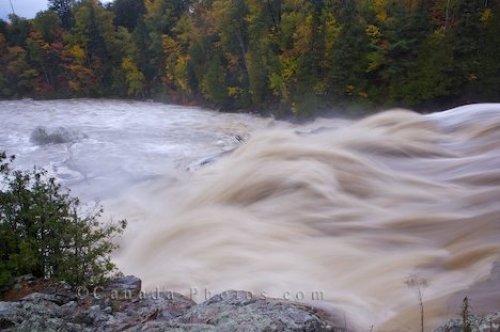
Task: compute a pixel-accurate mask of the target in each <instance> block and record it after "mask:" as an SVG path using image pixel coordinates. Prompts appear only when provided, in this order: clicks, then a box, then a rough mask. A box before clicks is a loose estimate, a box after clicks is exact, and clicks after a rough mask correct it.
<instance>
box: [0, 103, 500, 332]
mask: <svg viewBox="0 0 500 332" xmlns="http://www.w3.org/2000/svg"><path fill="white" fill-rule="evenodd" d="M15 103H20V104H21V105H23V108H24V109H25V111H23V112H24V113H23V112H19V114H22V115H20V118H17V117H18V113H14V112H13V111H12V110H9V111H7V110H6V108H8V107H7V106H6V105H13V104H12V102H11V104H5V103H4V104H2V103H0V121H5V119H6V117H5V114H8V119H10V120H9V121H14V120H13V119H18V121H19V122H22V123H23V126H21V127H22V128H24V129H22V130H20V132H21V131H25V135H26V137H27V138H26V140H27V141H29V137H30V134H31V127H30V126H29V125H28V124H27V123H26V122H27V121H30V120H27V119H32V118H30V117H32V116H33V117H35V116H38V115H37V113H36V112H38V111H36V112H35V111H33V110H31V111H29V110H28V111H27V110H26V109H30V107H31V106H29V105H32V104H37V105H39V106H40V105H42V106H40V107H48V106H51V105H52V106H53V105H54V103H55V104H57V103H56V102H44V103H40V102H38V103H35V102H30V101H22V102H14V104H15ZM58 103H59V104H57V105H56V106H53V107H54V110H53V111H54V112H55V114H57V115H58V116H60V117H61V118H60V122H61V123H65V124H66V126H72V127H71V129H72V130H78V132H82V133H84V134H86V135H88V138H82V139H80V140H78V142H76V143H63V144H53V145H43V146H40V145H38V146H36V147H33V146H31V147H30V148H29V149H28V148H27V147H26V146H30V145H29V143H26V144H25V141H23V140H21V139H20V138H19V137H24V136H22V135H21V134H20V133H19V135H18V134H15V135H14V134H8V133H7V134H6V133H5V132H4V133H2V134H0V144H5V142H10V143H9V144H10V146H11V147H12V148H14V150H16V149H18V150H21V151H23V153H22V158H24V159H22V158H21V159H22V160H23V162H25V163H28V162H36V159H37V158H33V157H32V156H42V155H43V156H44V157H43V158H46V159H43V158H42V159H43V160H47V159H48V160H50V162H51V163H52V164H50V163H49V165H54V164H57V163H58V161H57V160H58V158H59V154H57V153H56V152H54V151H53V149H56V148H57V147H56V145H61V146H59V148H62V147H64V148H65V149H69V150H71V151H72V154H73V156H74V155H78V156H79V157H78V158H79V159H77V160H78V163H80V162H81V163H83V164H84V165H87V164H86V163H90V164H93V165H94V166H93V167H88V168H85V167H84V169H85V170H88V169H90V168H97V170H93V171H92V172H94V173H95V175H96V178H97V180H96V178H92V177H90V176H88V173H85V172H81V173H83V174H87V177H86V178H85V177H84V179H87V180H81V181H80V182H79V180H76V179H77V176H75V178H74V179H73V180H74V185H75V187H76V188H77V190H79V191H80V192H85V191H86V190H87V189H86V188H91V189H90V190H89V191H90V192H92V193H94V194H95V193H97V192H99V187H100V186H101V185H102V182H101V180H102V177H106V176H107V177H108V178H112V179H113V180H112V181H111V180H109V179H108V180H109V181H110V182H106V183H111V182H119V181H120V179H121V178H122V177H123V176H124V174H128V175H126V176H127V177H130V178H132V179H127V181H125V182H122V183H121V185H120V186H117V187H118V188H120V190H115V191H113V192H112V194H108V195H104V202H105V207H106V209H107V210H108V212H109V211H110V213H111V214H113V215H115V216H117V217H126V218H128V219H129V221H130V225H129V228H128V229H127V231H126V234H125V237H124V238H123V240H122V249H121V250H120V252H118V253H117V257H116V259H117V262H118V264H119V266H120V268H121V269H122V270H123V271H124V272H125V273H133V274H135V275H137V276H139V277H141V278H142V279H143V285H144V286H146V287H147V288H149V289H151V290H152V289H154V288H155V287H160V288H165V289H169V290H176V291H179V292H181V293H184V294H186V295H190V293H191V294H192V295H194V299H195V300H198V301H203V300H204V297H205V295H208V294H205V292H207V293H211V294H212V295H213V294H215V293H217V292H218V291H222V290H227V289H243V290H248V291H251V292H252V294H253V295H254V296H255V297H262V296H274V297H280V298H283V297H289V298H290V299H291V300H294V299H297V298H298V299H300V300H301V301H302V302H308V303H311V304H313V305H316V306H320V307H322V308H325V309H327V310H330V311H331V312H332V314H333V315H334V316H338V317H341V319H344V318H343V317H344V316H345V319H346V324H347V325H348V327H349V328H351V329H354V330H359V331H368V330H370V328H371V327H372V326H373V327H374V330H376V331H391V330H393V331H404V330H409V331H417V330H419V329H420V326H419V324H420V323H419V321H420V314H419V307H418V298H417V292H418V290H417V289H416V288H415V287H414V288H411V287H408V285H407V284H406V283H405V281H408V279H409V278H410V277H412V276H413V277H414V278H415V277H416V278H418V280H420V281H425V283H426V284H427V286H426V287H424V286H421V291H422V292H423V301H424V306H425V324H426V328H427V329H430V328H432V327H435V326H436V324H439V323H442V321H443V320H445V319H447V318H448V317H449V316H450V315H455V314H457V313H458V312H459V311H460V304H461V300H462V298H463V296H465V295H467V296H469V298H470V300H471V303H472V308H473V311H475V312H478V313H481V312H487V311H495V310H496V311H497V310H499V304H500V286H499V285H500V283H499V281H500V271H499V270H500V268H499V264H498V262H499V261H500V221H499V220H500V205H499V204H498V202H499V198H500V105H498V104H482V105H472V106H466V107H463V108H459V109H455V110H450V111H447V112H442V113H439V114H432V115H427V116H424V115H420V114H417V113H413V112H410V111H404V110H393V111H387V112H383V113H379V114H376V115H373V116H370V117H367V118H364V119H361V120H356V121H348V120H336V119H329V120H326V119H318V120H317V121H315V122H314V123H310V124H307V125H303V126H298V125H290V124H286V123H280V122H276V121H270V120H263V119H259V118H256V117H251V116H241V115H227V114H226V115H225V114H218V113H213V112H207V111H202V110H193V109H186V108H175V109H170V108H169V107H167V106H164V105H163V106H160V105H158V104H151V103H149V104H148V103H133V104H128V103H125V102H118V101H109V102H96V101H91V100H88V101H86V102H81V101H72V102H69V103H73V104H71V107H68V106H67V105H66V104H65V102H58ZM66 103H67V102H66ZM80 103H82V104H80ZM85 103H87V104H86V105H87V106H85V107H83V106H82V105H84V104H85ZM16 105H19V104H16ZM52 106H51V107H52ZM37 107H38V106H37ZM68 108H69V109H70V112H71V114H72V115H71V116H68V117H67V118H65V114H66V112H68ZM91 109H94V111H91ZM110 109H114V111H110ZM119 109H122V111H123V112H122V111H119ZM71 110H72V111H71ZM89 112H90V113H92V112H94V113H95V114H96V115H95V116H97V118H94V117H93V116H91V115H89V114H88V113H89ZM135 112H138V113H135ZM33 113H35V115H33ZM42 113H43V112H42ZM2 114H4V115H2ZM137 114H139V115H137ZM86 116H87V117H88V119H87V120H85V121H88V122H85V121H83V120H81V119H82V118H83V119H85V117H86ZM124 116H126V117H130V118H129V121H130V122H132V123H134V126H135V127H134V128H135V130H136V131H137V133H142V134H148V135H154V136H159V137H161V139H157V138H152V137H151V136H148V135H146V137H148V138H147V139H146V138H142V139H141V138H140V137H142V136H141V135H142V134H141V135H138V136H137V139H133V138H131V137H130V136H127V135H131V134H130V132H131V131H133V130H134V129H133V128H131V127H130V126H128V125H127V124H128V123H129V122H127V121H124V120H123V117H124ZM49 118H50V119H52V118H53V116H52V117H49ZM180 119H183V120H182V121H181V120H180ZM42 122H43V121H42ZM103 122H105V123H107V124H108V126H109V127H110V128H102V123H103ZM82 123H85V125H83V124H82ZM145 124H149V126H145ZM36 125H39V126H45V127H46V126H47V125H46V124H44V123H37V124H33V128H35V127H36ZM54 125H59V126H60V125H62V124H59V123H55V124H54ZM100 126H101V127H100ZM14 127H16V126H11V127H9V126H7V129H9V128H10V130H14V129H15V128H14ZM16 128H17V127H16ZM92 128H93V129H92ZM174 129H175V130H177V131H175V133H176V134H174V133H172V131H173V130H174ZM165 132H168V134H165ZM98 133H100V134H99V135H101V136H99V135H98ZM177 134H178V136H176V135H177ZM9 135H10V136H9ZM16 135H17V136H16ZM120 135H123V137H125V139H124V140H125V142H122V143H120V142H119V139H118V138H119V137H121V136H120ZM132 135H133V134H132ZM164 135H166V136H164ZM13 136H16V137H18V139H19V140H20V141H22V142H23V143H22V144H21V143H20V144H17V145H16V144H13V143H12V142H13V141H15V139H14V138H13ZM167 136H168V139H167V138H166V137H167ZM236 136H240V137H242V138H244V140H245V142H243V143H240V142H239V140H238V139H235V137H236ZM5 137H8V140H7V139H6V138H5ZM126 137H128V140H127V138H126ZM92 140H96V141H98V142H100V143H101V144H100V145H99V148H95V147H94V148H90V146H92V144H96V142H95V141H92ZM145 143H147V144H150V145H147V144H145ZM134 144H137V146H136V147H134ZM7 145H8V144H7ZM176 145H178V146H179V148H178V150H175V149H174V148H173V147H172V146H176ZM147 146H155V148H154V149H153V150H154V152H151V151H149V152H148V153H145V152H144V151H145V149H146V148H145V147H147ZM16 147H17V148H16ZM109 147H113V148H112V149H111V150H110V149H109ZM23 149H24V150H23ZM30 149H31V150H30ZM134 149H136V150H134ZM155 149H156V150H155ZM233 149H234V150H233ZM82 151H83V152H82ZM89 151H90V153H84V152H89ZM131 151H133V152H134V153H135V154H134V153H131ZM157 151H162V153H158V152H157ZM166 151H168V152H166ZM182 151H184V153H185V154H184V155H183V153H182ZM188 151H189V152H188ZM9 152H11V153H13V152H15V151H9ZM110 153H111V154H112V155H113V156H115V158H116V160H120V161H125V160H126V161H127V162H126V165H129V167H127V168H126V169H127V172H129V173H127V172H123V171H122V170H121V168H122V167H123V165H119V164H114V161H115V159H109V154H110ZM47 154H48V155H47ZM60 154H61V155H65V154H64V153H62V152H60ZM66 154H67V152H66ZM221 154H222V156H221V157H215V158H212V159H211V162H210V163H207V165H205V166H199V165H200V163H201V164H203V163H204V162H203V161H204V160H206V158H209V159H210V158H211V157H212V156H218V155H221ZM30 158H31V159H30ZM87 159H90V160H87ZM73 161H75V159H73ZM101 164H102V165H101ZM57 165H59V164H57ZM61 165H64V163H63V164H61ZM162 165H163V168H162ZM197 165H198V166H197ZM41 166H44V165H41ZM79 167H80V168H81V166H79ZM113 167H114V168H115V169H116V172H115V173H113V171H112V169H113ZM77 168H78V167H76V166H75V167H72V166H71V165H69V166H68V169H70V170H72V171H74V170H75V169H77ZM101 168H102V169H101ZM187 169H188V170H187ZM103 174H104V175H103ZM141 174H142V175H141ZM90 196H92V195H90ZM91 198H93V197H91ZM318 294H321V295H322V296H323V301H318V299H317V297H316V298H314V299H313V298H312V296H314V295H318Z"/></svg>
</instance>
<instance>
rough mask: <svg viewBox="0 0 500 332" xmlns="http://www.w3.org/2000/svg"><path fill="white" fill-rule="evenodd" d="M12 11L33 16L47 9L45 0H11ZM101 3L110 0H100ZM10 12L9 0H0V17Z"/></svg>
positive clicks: (28, 16)
mask: <svg viewBox="0 0 500 332" xmlns="http://www.w3.org/2000/svg"><path fill="white" fill-rule="evenodd" d="M11 1H12V6H13V7H14V11H15V12H16V14H17V15H18V16H21V17H25V18H33V17H35V15H36V13H38V12H39V11H41V10H46V9H47V1H46V0H11ZM102 2H103V3H106V2H111V0H105V1H102ZM11 13H12V8H11V7H10V2H9V0H0V18H3V19H6V18H7V16H8V15H9V14H11Z"/></svg>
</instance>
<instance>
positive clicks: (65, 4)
mask: <svg viewBox="0 0 500 332" xmlns="http://www.w3.org/2000/svg"><path fill="white" fill-rule="evenodd" d="M48 2H49V9H50V10H52V11H54V12H56V13H57V15H58V16H59V18H60V20H61V22H62V26H63V28H64V29H65V30H70V29H71V27H72V26H73V6H74V4H75V1H74V0H48Z"/></svg>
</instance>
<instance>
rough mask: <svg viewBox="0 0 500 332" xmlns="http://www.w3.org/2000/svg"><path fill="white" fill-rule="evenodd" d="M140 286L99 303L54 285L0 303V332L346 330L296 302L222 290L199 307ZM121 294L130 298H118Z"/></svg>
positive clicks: (132, 284)
mask: <svg viewBox="0 0 500 332" xmlns="http://www.w3.org/2000/svg"><path fill="white" fill-rule="evenodd" d="M140 287H141V281H140V279H138V278H136V277H133V276H128V277H124V278H120V279H117V280H114V281H113V282H112V283H110V285H109V286H108V287H106V288H103V289H100V290H99V297H100V298H99V299H97V298H95V297H94V296H93V295H92V294H89V295H85V294H83V296H82V292H80V294H77V292H76V291H75V290H72V289H71V288H70V287H69V286H68V285H66V284H64V283H54V284H51V285H48V286H47V287H45V288H43V289H42V290H38V291H37V292H34V293H31V294H29V295H27V296H25V297H23V298H22V299H19V300H16V301H10V302H0V330H1V331H75V332H76V331H242V332H243V331H245V332H246V331H311V332H312V331H344V329H343V328H341V327H338V326H335V324H334V322H333V321H331V318H330V317H329V316H328V315H327V314H326V313H325V312H322V311H321V310H318V309H314V308H312V307H309V306H306V305H303V304H299V303H294V302H286V301H279V300H274V299H265V300H264V299H248V298H247V296H246V292H243V291H226V292H224V293H222V294H219V295H215V296H213V297H212V298H210V299H209V300H207V301H205V302H203V303H201V304H196V303H195V302H194V301H192V300H191V299H189V298H187V297H185V296H183V295H181V294H178V293H170V292H169V293H167V294H166V295H165V296H158V297H157V298H156V299H153V298H151V297H147V298H144V299H140V298H139V297H138V296H137V295H138V294H139V292H140ZM117 290H118V291H117ZM122 291H127V292H128V293H127V294H131V295H132V296H131V297H128V298H126V299H124V298H120V297H119V296H116V295H118V294H123V292H122ZM113 292H115V293H113ZM339 325H340V324H339ZM340 326H341V325H340Z"/></svg>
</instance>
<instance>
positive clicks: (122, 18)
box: [111, 0, 146, 32]
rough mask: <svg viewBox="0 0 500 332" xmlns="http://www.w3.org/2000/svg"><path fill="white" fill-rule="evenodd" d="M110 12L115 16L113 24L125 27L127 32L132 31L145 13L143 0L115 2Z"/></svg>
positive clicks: (120, 0)
mask: <svg viewBox="0 0 500 332" xmlns="http://www.w3.org/2000/svg"><path fill="white" fill-rule="evenodd" d="M111 10H112V11H113V13H114V14H115V18H114V20H113V24H114V25H116V26H122V27H125V28H127V30H128V31H129V32H132V31H134V29H135V27H136V26H137V23H138V22H139V20H140V19H141V16H142V15H144V14H145V13H146V7H145V6H144V0H115V1H113V3H112V4H111Z"/></svg>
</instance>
